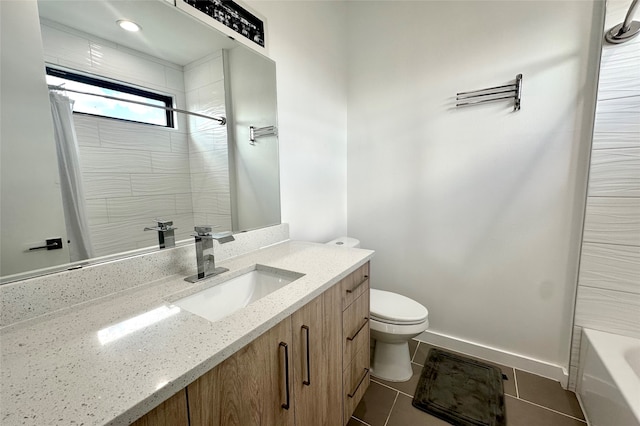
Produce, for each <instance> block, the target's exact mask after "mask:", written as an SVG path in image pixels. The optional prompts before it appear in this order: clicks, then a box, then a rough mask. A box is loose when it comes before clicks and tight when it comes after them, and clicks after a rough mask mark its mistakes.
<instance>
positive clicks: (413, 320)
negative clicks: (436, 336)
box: [327, 237, 429, 382]
mask: <svg viewBox="0 0 640 426" xmlns="http://www.w3.org/2000/svg"><path fill="white" fill-rule="evenodd" d="M327 244H331V245H337V246H340V247H353V248H357V247H360V241H359V240H357V239H355V238H350V237H341V238H337V239H335V240H332V241H330V242H328V243H327ZM369 324H370V327H371V339H373V340H374V344H375V349H374V351H373V359H372V365H371V375H373V376H375V377H378V378H380V379H383V380H387V381H390V382H405V381H407V380H409V379H410V378H411V376H412V375H413V370H412V368H411V355H410V354H409V340H411V339H412V338H414V337H416V336H417V335H419V334H420V333H422V332H423V331H425V330H426V329H427V328H429V311H428V310H427V308H425V307H424V306H422V305H421V304H420V303H418V302H416V301H415V300H413V299H410V298H408V297H406V296H403V295H401V294H397V293H393V292H390V291H384V290H377V289H373V288H372V289H371V290H370V306H369Z"/></svg>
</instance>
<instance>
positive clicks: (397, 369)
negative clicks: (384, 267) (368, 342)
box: [369, 288, 429, 382]
mask: <svg viewBox="0 0 640 426" xmlns="http://www.w3.org/2000/svg"><path fill="white" fill-rule="evenodd" d="M370 291H371V293H370V297H371V299H370V306H369V324H370V326H371V338H372V339H374V340H375V349H374V352H373V363H372V366H371V374H372V375H373V376H375V377H378V378H380V379H383V380H387V381H390V382H406V381H407V380H409V379H410V378H411V376H412V375H413V370H412V369H411V355H410V354H409V340H411V339H412V338H414V337H416V336H417V335H419V334H420V333H422V332H423V331H425V330H426V329H427V328H429V311H427V308H425V307H424V306H422V305H421V304H420V303H418V302H416V301H415V300H413V299H410V298H408V297H406V296H403V295H401V294H397V293H392V292H390V291H384V290H376V289H373V288H372V289H371V290H370Z"/></svg>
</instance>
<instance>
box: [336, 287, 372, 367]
mask: <svg viewBox="0 0 640 426" xmlns="http://www.w3.org/2000/svg"><path fill="white" fill-rule="evenodd" d="M361 288H363V289H364V293H362V294H361V295H360V297H358V298H357V299H356V300H355V301H354V302H353V303H352V304H351V305H349V307H348V308H347V309H346V310H345V311H344V313H343V315H342V362H343V368H344V367H346V366H347V365H349V364H350V363H351V360H352V359H353V357H354V356H355V355H356V353H357V352H358V351H360V350H361V349H362V348H363V347H365V346H367V347H368V346H369V283H365V284H363V285H362V286H361Z"/></svg>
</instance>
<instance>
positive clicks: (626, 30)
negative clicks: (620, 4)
mask: <svg viewBox="0 0 640 426" xmlns="http://www.w3.org/2000/svg"><path fill="white" fill-rule="evenodd" d="M637 7H638V0H633V1H632V2H631V6H629V11H628V12H627V16H626V17H625V18H624V22H623V23H622V24H618V25H616V26H615V27H613V28H611V29H610V30H609V31H607V33H606V34H605V35H604V39H605V40H606V41H607V42H609V43H611V44H620V43H624V42H625V41H628V40H630V39H632V38H633V37H635V36H637V35H638V34H639V33H640V22H638V21H632V19H633V14H634V12H635V11H636V8H637Z"/></svg>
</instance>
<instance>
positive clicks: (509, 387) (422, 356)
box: [413, 342, 517, 396]
mask: <svg viewBox="0 0 640 426" xmlns="http://www.w3.org/2000/svg"><path fill="white" fill-rule="evenodd" d="M431 348H437V346H432V345H429V344H427V343H424V342H420V344H419V345H418V349H416V355H415V357H414V358H413V362H415V363H416V364H419V365H424V362H425V360H426V359H427V355H428V354H429V350H430V349H431ZM438 349H442V350H444V351H448V352H451V353H455V354H459V355H462V356H466V357H468V358H471V359H475V360H478V361H481V362H484V363H486V364H489V365H492V366H494V367H498V368H499V369H500V371H501V372H502V374H504V375H505V376H507V380H503V381H502V384H503V385H504V393H505V394H507V395H511V396H517V394H516V381H515V378H514V372H513V368H511V367H507V366H506V365H502V364H497V363H495V362H491V361H487V360H484V359H481V358H477V357H473V356H469V355H465V354H461V353H459V352H455V351H450V350H448V349H443V348H438Z"/></svg>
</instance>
